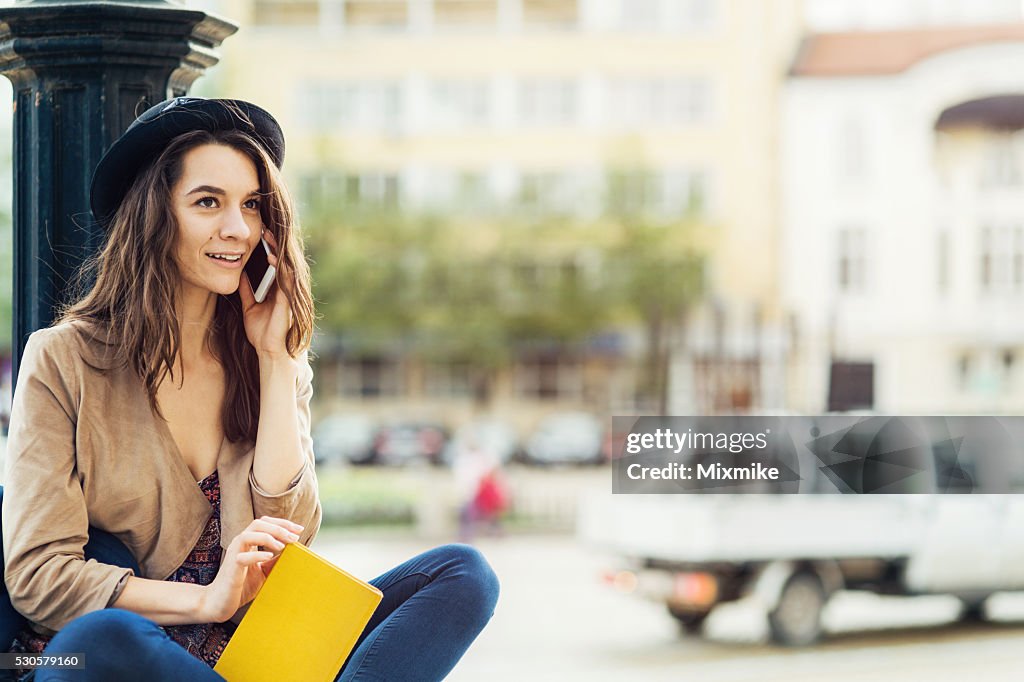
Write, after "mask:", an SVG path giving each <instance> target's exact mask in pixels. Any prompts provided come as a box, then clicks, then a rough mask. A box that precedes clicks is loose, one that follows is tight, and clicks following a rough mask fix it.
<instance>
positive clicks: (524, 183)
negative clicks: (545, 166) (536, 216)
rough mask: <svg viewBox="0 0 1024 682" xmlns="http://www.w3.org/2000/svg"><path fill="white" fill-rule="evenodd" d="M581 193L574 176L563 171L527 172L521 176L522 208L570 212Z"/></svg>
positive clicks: (518, 200) (520, 195) (520, 200)
mask: <svg viewBox="0 0 1024 682" xmlns="http://www.w3.org/2000/svg"><path fill="white" fill-rule="evenodd" d="M578 196H579V193H578V191H577V188H576V187H575V183H574V178H573V176H572V175H571V174H570V173H567V172H563V171H538V172H526V173H523V174H522V175H521V176H520V178H519V195H518V197H517V202H518V205H519V207H520V208H523V209H525V210H527V211H537V212H549V213H559V212H570V211H572V210H573V209H574V208H575V207H576V203H577V201H576V200H577V198H578Z"/></svg>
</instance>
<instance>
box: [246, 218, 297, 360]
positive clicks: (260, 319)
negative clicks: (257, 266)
mask: <svg viewBox="0 0 1024 682" xmlns="http://www.w3.org/2000/svg"><path fill="white" fill-rule="evenodd" d="M263 238H264V239H266V240H267V244H269V245H270V251H271V253H270V254H269V255H268V256H267V259H268V260H269V261H270V264H271V265H273V266H274V268H276V269H277V276H276V277H275V278H274V283H273V284H272V285H271V286H270V291H269V292H267V297H266V298H264V299H263V303H257V302H256V295H255V293H254V292H253V290H252V286H251V285H250V284H249V278H248V277H247V276H246V275H245V272H244V271H243V273H242V276H241V278H240V279H239V282H238V295H239V297H240V298H241V299H242V314H243V317H244V324H245V335H246V336H247V337H248V338H249V343H251V344H252V345H253V348H255V349H256V354H257V355H259V356H260V357H286V356H287V355H288V350H287V347H286V346H285V339H286V337H287V334H288V329H289V328H290V327H291V324H292V310H291V306H289V305H288V297H287V296H286V295H285V291H284V288H283V287H285V286H287V283H285V282H284V280H285V279H286V277H287V275H286V273H283V272H281V268H280V267H279V266H278V259H277V240H276V239H275V238H274V235H272V234H271V233H270V230H264V231H263ZM256 248H258V249H262V248H263V245H262V244H258V245H257V246H256Z"/></svg>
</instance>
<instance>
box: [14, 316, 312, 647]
mask: <svg viewBox="0 0 1024 682" xmlns="http://www.w3.org/2000/svg"><path fill="white" fill-rule="evenodd" d="M86 328H87V327H86V325H85V324H84V323H81V322H71V323H64V324H61V325H58V326H55V327H50V328H47V329H41V330H39V331H36V332H34V333H33V334H32V335H31V336H30V337H29V339H28V343H27V344H26V346H25V352H24V354H23V358H22V361H21V366H20V369H19V373H18V384H17V387H16V389H15V394H14V404H13V406H12V410H11V423H10V431H9V434H8V443H7V462H6V479H5V480H6V485H5V486H4V496H3V551H4V560H5V565H4V582H5V583H6V584H7V589H8V591H9V592H10V595H11V601H12V603H13V604H14V608H16V609H17V610H18V611H19V612H21V613H22V614H24V615H25V616H26V617H27V618H28V619H29V621H31V622H32V623H33V625H34V627H35V629H36V630H38V631H39V632H42V633H44V634H49V633H52V632H54V631H57V630H59V629H61V628H62V627H63V626H64V625H65V624H67V623H68V621H70V620H72V619H73V618H75V617H77V616H80V615H82V614H85V613H88V612H90V611H95V610H97V609H102V608H105V607H107V606H108V605H109V602H110V600H111V599H112V597H113V595H114V593H115V588H116V587H117V585H118V582H119V581H120V580H121V579H122V577H124V576H125V575H130V574H131V573H132V571H131V569H126V568H119V567H116V566H111V565H108V564H101V563H98V562H97V561H96V560H95V559H90V560H89V561H85V560H84V554H83V548H84V546H85V543H86V540H87V528H88V526H89V525H92V526H95V527H96V528H100V529H102V530H106V531H109V532H111V533H113V534H114V535H115V536H117V537H118V538H119V539H120V540H121V541H122V542H124V543H125V545H127V547H128V549H129V550H131V552H132V554H133V555H134V556H135V558H136V559H137V560H138V562H139V567H140V568H141V570H142V577H144V578H152V579H155V580H165V579H167V578H168V577H169V576H170V575H171V574H172V573H173V572H174V571H175V570H176V569H177V568H178V567H179V566H180V565H181V564H182V562H183V561H184V560H185V558H186V557H187V556H188V554H189V552H191V551H192V549H193V548H194V547H195V544H196V542H197V541H198V539H199V536H200V535H201V534H202V532H203V529H204V528H205V527H206V522H207V521H208V520H209V518H210V515H211V514H212V513H213V508H212V507H211V506H210V504H209V502H208V501H207V500H206V496H205V495H204V494H203V492H202V490H200V488H199V485H198V484H197V482H196V481H195V479H194V478H193V477H192V473H191V472H190V471H189V469H188V467H187V466H186V465H185V462H184V460H182V458H181V456H180V455H179V454H178V451H177V447H176V445H175V444H174V440H173V438H172V437H171V433H170V429H169V428H168V427H167V424H166V423H165V422H163V421H162V420H161V419H160V418H159V417H157V416H156V415H155V414H154V413H153V411H152V410H151V409H150V406H149V399H148V397H147V395H146V390H145V386H144V385H143V383H142V380H141V379H139V378H138V376H137V375H135V374H134V372H132V371H131V370H130V369H127V368H126V369H123V370H114V371H113V372H112V373H110V374H108V375H106V376H103V375H101V374H100V373H99V372H97V371H95V370H94V369H92V368H91V367H89V366H88V365H87V364H86V362H85V359H86V358H88V359H89V361H90V364H93V365H96V364H99V365H100V366H105V365H104V363H103V362H102V358H103V355H102V352H103V349H104V343H102V342H99V341H97V340H96V339H93V338H90V337H89V335H88V334H87V333H86V332H85V330H86ZM312 378H313V370H312V369H311V368H310V366H309V363H308V360H307V358H306V357H305V356H303V357H302V358H301V363H300V370H299V376H298V381H297V382H296V396H295V398H296V403H297V408H298V416H299V433H300V434H301V437H302V446H303V451H304V452H305V454H306V458H307V461H306V465H305V466H304V467H303V469H302V471H300V472H299V474H298V476H296V478H295V479H294V480H293V482H292V487H291V488H289V489H288V490H286V491H284V492H282V493H280V494H277V495H269V494H267V493H266V492H265V491H263V490H261V489H260V487H259V486H258V485H257V484H256V481H255V479H254V478H253V477H252V463H253V454H254V451H255V444H254V443H252V442H251V441H243V442H238V443H231V442H229V441H228V440H227V438H225V439H224V441H223V442H222V443H221V447H220V451H219V454H218V457H217V471H218V478H219V479H220V489H221V508H220V514H221V546H222V547H225V548H226V547H227V545H228V544H229V543H230V542H231V540H232V539H233V538H234V537H235V536H236V535H237V534H238V533H239V532H241V531H242V530H243V529H244V528H245V527H246V526H247V525H248V524H249V523H250V522H252V520H253V519H254V518H257V517H259V516H263V515H269V516H275V517H283V518H287V519H291V520H292V521H294V522H296V523H299V524H302V525H304V526H305V530H304V531H303V532H302V534H301V538H300V541H301V542H302V543H304V544H307V545H308V544H309V543H310V541H311V540H312V539H313V537H315V535H316V533H317V530H318V529H319V527H320V520H321V507H320V500H319V494H318V491H317V481H316V473H315V471H314V468H313V448H312V440H311V438H310V436H309V432H310V431H309V427H310V412H309V401H310V397H311V396H312V393H313V387H312ZM244 611H245V607H243V608H242V609H240V610H239V611H238V612H237V613H236V614H235V615H234V616H233V617H232V619H231V620H233V621H235V622H238V620H240V619H241V616H242V615H243V614H244Z"/></svg>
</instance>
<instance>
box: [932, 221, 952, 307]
mask: <svg viewBox="0 0 1024 682" xmlns="http://www.w3.org/2000/svg"><path fill="white" fill-rule="evenodd" d="M935 252H936V254H935V264H936V268H937V271H938V277H937V283H938V287H939V293H940V294H947V293H949V284H950V282H949V280H950V272H949V269H950V262H949V230H939V233H938V235H937V236H936V245H935Z"/></svg>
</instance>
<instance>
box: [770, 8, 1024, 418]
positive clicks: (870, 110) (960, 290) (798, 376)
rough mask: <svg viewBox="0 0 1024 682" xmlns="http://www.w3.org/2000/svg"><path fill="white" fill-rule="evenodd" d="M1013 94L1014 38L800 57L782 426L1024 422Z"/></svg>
mask: <svg viewBox="0 0 1024 682" xmlns="http://www.w3.org/2000/svg"><path fill="white" fill-rule="evenodd" d="M1022 94H1024V25H1021V24H1003V25H993V26H974V27H959V28H931V29H915V30H902V31H898V32H884V33H883V32H858V33H845V34H817V35H812V36H810V37H809V38H808V39H807V41H805V44H804V47H803V50H802V51H801V53H800V56H799V57H798V59H797V60H796V63H795V64H794V67H793V70H792V72H791V77H790V79H789V82H788V84H787V87H786V89H785V93H784V97H783V102H782V117H781V118H782V131H781V141H780V144H781V154H780V156H781V166H780V191H781V226H782V239H781V242H780V249H781V251H780V263H781V286H780V290H781V295H782V299H783V300H782V305H783V307H784V308H785V309H787V310H789V311H790V312H791V313H792V315H793V327H794V338H795V339H796V349H795V350H796V353H795V356H794V360H793V362H792V364H791V366H790V373H789V402H790V404H791V405H792V406H793V407H794V408H796V409H799V410H801V411H808V412H817V411H821V410H825V409H830V408H832V409H843V408H847V409H849V408H857V407H865V408H873V409H877V410H879V411H882V412H887V413H1005V412H1016V411H1019V410H1020V409H1022V408H1024V369H1022V365H1024V314H1022V313H1024V231H1022V230H1024V184H1022V181H1021V173H1022V171H1024V167H1022V166H1021V160H1022V158H1024V153H1022V151H1021V142H1020V140H1021V139H1022V138H1021V135H1020V134H1019V132H1018V130H1019V128H1020V127H1024V119H1022V121H1021V122H1019V123H1018V122H1016V121H1014V120H1004V119H1006V117H1005V116H1003V117H1001V116H1000V115H999V111H1000V107H1002V108H1006V107H1010V110H1011V112H1012V111H1014V110H1020V107H1018V106H1017V105H1018V104H1021V103H1024V98H1021V100H1020V101H1019V102H1018V101H1017V100H1015V99H1014V98H1015V96H1016V95H1022ZM958 108H959V109H958ZM960 109H969V110H970V111H973V112H975V113H974V115H973V116H972V117H968V118H964V117H960V118H959V119H957V118H956V117H955V116H954V117H951V116H950V114H951V112H956V111H959V110H960ZM979 112H980V113H979ZM1012 118H1013V117H1010V119H1012Z"/></svg>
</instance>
